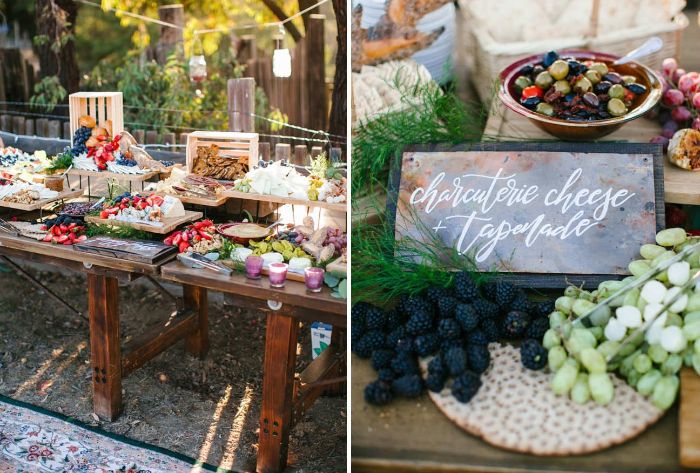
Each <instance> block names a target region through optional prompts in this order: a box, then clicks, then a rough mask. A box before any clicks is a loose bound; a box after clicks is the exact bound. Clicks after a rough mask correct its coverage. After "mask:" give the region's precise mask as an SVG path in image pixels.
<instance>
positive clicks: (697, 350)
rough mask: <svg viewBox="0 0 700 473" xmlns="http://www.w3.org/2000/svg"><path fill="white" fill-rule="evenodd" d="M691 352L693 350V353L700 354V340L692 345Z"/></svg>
mask: <svg viewBox="0 0 700 473" xmlns="http://www.w3.org/2000/svg"><path fill="white" fill-rule="evenodd" d="M693 350H695V353H698V354H700V338H699V339H697V340H695V343H693Z"/></svg>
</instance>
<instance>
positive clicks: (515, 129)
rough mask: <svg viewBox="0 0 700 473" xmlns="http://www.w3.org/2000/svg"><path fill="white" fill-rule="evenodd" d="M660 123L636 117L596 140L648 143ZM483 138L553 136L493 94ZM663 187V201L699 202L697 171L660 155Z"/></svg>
mask: <svg viewBox="0 0 700 473" xmlns="http://www.w3.org/2000/svg"><path fill="white" fill-rule="evenodd" d="M660 131H661V126H660V125H659V124H658V123H657V122H655V121H653V120H650V119H646V118H639V119H637V120H634V121H632V122H630V123H628V124H626V125H625V126H623V127H622V128H620V129H619V130H617V131H616V132H614V133H612V134H610V135H608V136H606V137H604V138H603V139H602V140H600V141H629V142H633V143H648V142H649V139H651V138H652V137H653V136H656V135H658V134H659V133H660ZM484 138H485V139H488V138H491V139H498V140H499V141H515V140H522V139H528V140H536V139H542V140H553V139H555V138H554V137H553V136H551V135H549V134H547V133H545V132H544V131H542V130H541V129H539V128H538V127H537V126H536V125H535V124H533V123H532V122H531V121H530V120H528V119H527V118H525V117H523V116H520V115H518V114H517V113H515V112H513V111H512V110H510V109H508V108H506V107H505V106H504V105H503V104H502V103H501V101H500V100H499V99H498V97H496V98H495V99H494V101H493V103H492V104H491V111H490V113H489V118H488V121H487V122H486V127H485V128H484ZM664 191H665V201H666V202H667V203H674V204H691V205H698V204H700V172H692V171H686V170H684V169H681V168H679V167H677V166H673V165H672V164H670V163H669V162H668V159H664Z"/></svg>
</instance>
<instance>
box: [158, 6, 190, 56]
mask: <svg viewBox="0 0 700 473" xmlns="http://www.w3.org/2000/svg"><path fill="white" fill-rule="evenodd" d="M158 17H159V18H160V19H161V21H165V22H167V23H172V24H174V25H177V26H182V27H184V26H185V9H184V7H183V6H182V4H180V3H176V4H173V5H163V6H160V7H158ZM182 31H183V30H182V29H178V28H171V27H168V26H161V27H160V37H159V39H158V44H157V45H156V60H157V61H158V64H165V63H166V62H167V60H168V56H170V55H171V54H172V53H173V52H174V53H176V54H177V55H178V56H179V57H182V55H183V54H184V51H183V42H184V39H183V34H182Z"/></svg>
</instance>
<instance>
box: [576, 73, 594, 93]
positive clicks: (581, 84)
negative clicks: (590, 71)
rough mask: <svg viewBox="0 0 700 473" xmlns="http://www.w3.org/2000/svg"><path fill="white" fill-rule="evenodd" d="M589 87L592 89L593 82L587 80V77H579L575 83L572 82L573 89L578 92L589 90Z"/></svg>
mask: <svg viewBox="0 0 700 473" xmlns="http://www.w3.org/2000/svg"><path fill="white" fill-rule="evenodd" d="M591 89H593V84H591V81H590V80H588V78H587V77H581V78H580V79H579V80H577V81H576V84H574V90H575V91H576V92H578V93H579V94H585V93H586V92H590V91H591Z"/></svg>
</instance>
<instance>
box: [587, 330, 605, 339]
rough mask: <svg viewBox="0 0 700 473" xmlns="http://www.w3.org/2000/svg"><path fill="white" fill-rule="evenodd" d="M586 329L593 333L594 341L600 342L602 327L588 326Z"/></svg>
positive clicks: (602, 333)
mask: <svg viewBox="0 0 700 473" xmlns="http://www.w3.org/2000/svg"><path fill="white" fill-rule="evenodd" d="M588 331H589V332H591V333H592V334H593V336H594V337H595V339H596V341H598V342H600V341H601V340H603V338H604V335H605V334H604V332H603V327H589V328H588Z"/></svg>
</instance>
